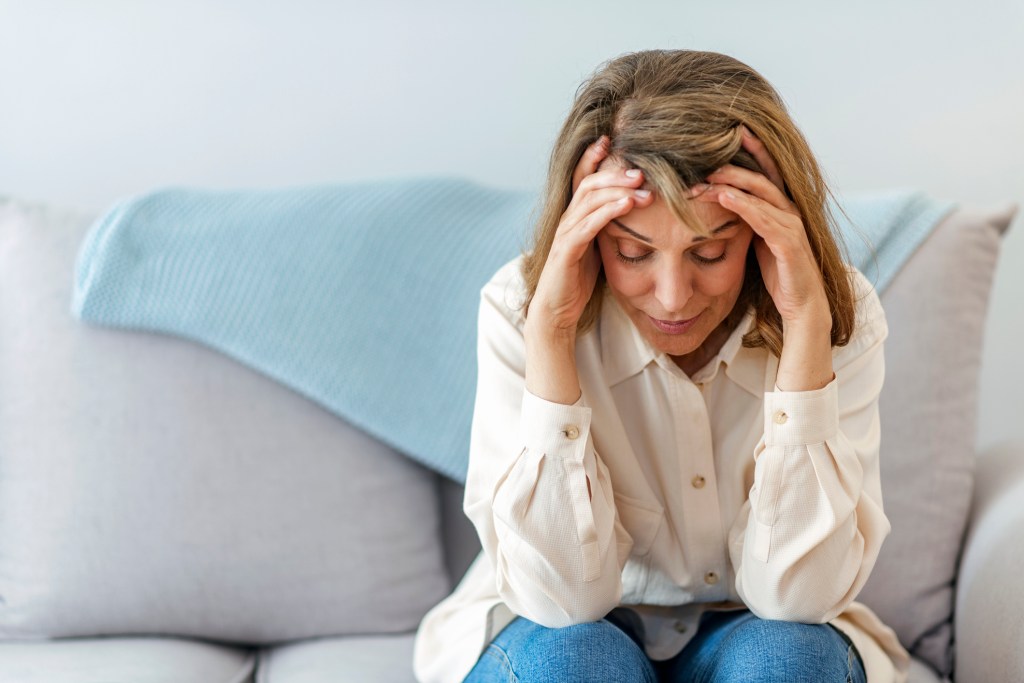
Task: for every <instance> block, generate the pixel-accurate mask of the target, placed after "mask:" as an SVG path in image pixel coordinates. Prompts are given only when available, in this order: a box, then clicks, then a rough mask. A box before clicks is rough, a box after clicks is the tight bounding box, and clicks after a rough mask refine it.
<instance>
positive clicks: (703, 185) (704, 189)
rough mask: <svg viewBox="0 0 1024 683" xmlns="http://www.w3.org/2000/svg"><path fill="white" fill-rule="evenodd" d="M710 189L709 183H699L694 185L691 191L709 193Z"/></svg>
mask: <svg viewBox="0 0 1024 683" xmlns="http://www.w3.org/2000/svg"><path fill="white" fill-rule="evenodd" d="M710 187H711V186H710V185H708V184H707V183H697V184H696V185H694V186H693V187H691V188H690V191H691V192H707V191H708V188H710Z"/></svg>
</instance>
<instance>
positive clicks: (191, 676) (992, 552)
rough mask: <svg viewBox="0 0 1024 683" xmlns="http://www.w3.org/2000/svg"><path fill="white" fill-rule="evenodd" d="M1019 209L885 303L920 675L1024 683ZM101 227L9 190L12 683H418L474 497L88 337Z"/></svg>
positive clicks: (896, 600)
mask: <svg viewBox="0 0 1024 683" xmlns="http://www.w3.org/2000/svg"><path fill="white" fill-rule="evenodd" d="M1015 212H1016V207H1015V206H1013V205H1005V206H985V207H964V206H957V207H956V209H955V210H953V211H952V212H951V213H949V214H948V215H946V216H945V217H943V218H942V220H941V221H940V222H939V223H938V224H937V225H936V227H935V228H934V230H933V231H932V232H931V233H930V234H929V235H928V237H927V238H925V240H924V241H923V242H922V243H921V245H920V246H919V247H917V248H916V250H915V251H914V253H913V255H912V256H911V257H910V259H909V260H908V261H907V262H906V263H905V264H904V265H903V266H902V267H901V268H900V269H899V272H898V273H897V274H896V275H895V277H894V278H893V280H892V282H891V284H889V285H888V286H887V287H886V289H885V290H884V291H883V292H881V298H882V302H883V305H884V306H885V307H886V311H887V316H888V321H889V327H890V337H889V340H888V342H887V348H886V366H887V378H886V385H885V389H884V390H883V394H882V398H881V411H882V425H883V432H882V458H881V462H882V485H883V494H884V497H885V508H886V513H887V514H888V516H889V519H890V521H891V523H892V527H893V529H892V533H891V535H890V537H889V538H888V539H887V540H886V543H885V545H884V547H883V550H882V554H881V556H880V557H879V561H878V563H877V565H876V567H875V569H874V572H873V574H872V576H871V579H870V581H869V582H868V584H867V586H866V587H865V589H864V590H863V592H862V593H861V595H860V596H859V597H858V600H860V601H861V602H864V603H865V604H867V605H868V606H870V607H871V608H872V609H874V610H875V611H876V612H877V613H878V614H879V615H880V616H881V617H882V618H883V620H884V621H885V622H886V623H887V624H889V625H890V626H892V627H893V629H894V630H895V631H896V633H897V635H899V637H900V639H901V641H902V642H903V644H904V645H905V646H906V647H907V648H908V649H909V650H910V652H911V653H912V655H913V663H912V669H911V673H910V678H909V680H910V681H911V682H912V683H925V682H929V683H930V682H935V681H956V683H992V682H994V681H1024V652H1022V649H1021V648H1020V647H1019V643H1020V642H1021V641H1022V636H1024V617H1022V615H1024V588H1022V587H1021V584H1018V583H1017V579H1018V578H1019V576H1020V574H1021V573H1022V570H1024V444H1001V445H999V446H998V447H994V448H992V449H990V450H988V451H986V452H983V453H976V451H975V444H976V443H977V442H978V439H977V434H976V424H977V406H978V373H979V367H980V364H981V362H982V358H981V349H982V333H983V330H984V323H985V314H986V309H987V302H988V300H989V295H990V289H991V286H992V280H993V273H994V270H995V267H996V263H997V257H998V253H999V247H1000V242H1001V239H1002V235H1003V233H1004V232H1005V231H1006V230H1007V228H1008V226H1009V225H1010V223H1011V222H1012V220H1013V218H1014V215H1015ZM95 219H96V216H95V215H93V214H91V213H87V212H81V211H75V210H71V209H65V208H62V207H55V206H51V205H47V204H45V203H40V202H30V201H24V200H19V199H15V198H0V683H35V682H44V681H45V682H46V683H100V682H101V681H102V682H103V683H128V682H131V683H151V682H153V683H155V682H157V681H161V682H163V681H166V682H168V683H170V682H172V681H173V682H174V683H192V682H195V683H200V682H201V683H229V682H230V683H249V682H260V683H319V682H321V681H322V682H326V681H332V682H337V681H359V682H363V681H380V682H382V683H383V682H391V681H393V682H395V683H398V682H403V683H404V682H408V681H412V680H414V678H413V673H412V665H411V663H412V652H413V640H414V634H415V630H416V627H417V625H418V623H419V620H420V619H421V618H422V616H423V615H424V614H425V613H426V611H427V610H428V609H430V607H431V606H433V605H434V604H436V603H437V602H438V601H439V600H441V599H442V598H444V597H445V596H446V595H448V594H449V593H450V592H451V590H452V589H453V588H454V586H455V585H457V583H458V581H459V580H460V578H461V576H462V575H463V573H464V572H465V570H466V568H467V567H468V566H469V564H470V562H472V560H473V559H474V558H475V557H476V555H477V554H478V552H479V550H480V546H479V542H478V540H477V538H476V534H475V531H474V529H473V528H472V526H471V525H470V524H469V522H468V520H467V519H466V517H465V516H464V515H463V513H462V486H461V484H460V482H459V481H457V480H456V478H452V477H450V476H446V475H443V474H440V473H438V472H436V471H434V470H432V469H430V468H428V467H426V466H424V465H423V464H422V463H420V462H418V461H416V460H415V459H413V458H410V457H407V455H408V454H406V453H403V452H401V450H400V449H399V448H397V447H396V445H395V443H394V442H393V441H392V440H390V439H388V438H387V436H388V435H387V434H376V435H372V434H371V433H369V432H368V431H367V430H365V429H362V428H360V427H359V426H357V425H356V424H354V423H353V422H350V421H349V420H346V419H345V418H343V417H342V416H340V415H338V414H337V413H335V412H332V411H330V410H327V409H326V408H325V407H324V406H323V405H322V404H321V403H319V402H317V401H314V400H311V399H310V398H309V397H308V396H305V395H303V394H302V393H301V392H297V391H295V390H294V389H292V388H289V387H287V386H285V385H284V384H282V383H281V382H278V381H275V380H274V379H272V378H271V377H268V376H267V375H266V374H265V373H262V372H260V371H259V370H257V369H255V368H253V367H250V365H249V364H247V363H244V362H241V361H240V360H238V359H236V358H232V357H230V356H228V355H226V354H224V353H221V352H219V351H217V350H215V349H213V348H210V347H208V346H206V345H204V344H201V343H197V342H196V341H194V340H191V339H186V338H182V337H180V336H175V335H173V334H162V333H159V332H154V331H146V330H130V329H114V328H107V327H103V326H98V325H89V324H85V323H83V322H82V321H81V320H78V319H76V318H75V317H74V316H72V315H71V313H70V301H71V297H72V290H73V285H74V278H75V276H76V275H75V265H76V258H77V257H78V254H79V250H80V248H81V245H82V243H83V240H84V239H85V237H86V235H87V233H88V231H89V229H90V227H91V226H92V225H93V223H94V220H95ZM480 284H482V283H480ZM358 294H359V292H358V291H355V292H352V293H351V295H352V296H357V295H358ZM469 295H470V296H475V295H476V291H472V292H469ZM269 314H270V313H268V315H269ZM950 321H957V323H956V325H955V330H954V331H953V332H951V331H950ZM470 360H471V359H470ZM338 362H340V363H343V362H345V359H344V358H339V359H338ZM1008 400H1012V397H1008Z"/></svg>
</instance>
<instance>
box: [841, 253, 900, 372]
mask: <svg viewBox="0 0 1024 683" xmlns="http://www.w3.org/2000/svg"><path fill="white" fill-rule="evenodd" d="M847 270H848V272H849V273H850V284H851V285H852V290H853V301H854V311H855V316H854V321H855V322H854V328H853V334H852V335H851V336H850V342H849V343H848V344H847V345H846V346H842V347H837V348H836V349H834V353H833V356H834V357H835V358H836V359H839V358H842V357H846V358H849V357H854V356H859V355H861V354H862V353H863V352H864V351H866V350H868V349H870V348H872V347H875V346H877V345H879V344H881V343H882V342H883V341H884V340H885V338H886V337H887V336H889V326H888V323H887V322H886V320H885V309H883V308H882V301H881V299H879V297H878V292H877V291H876V290H875V287H874V285H873V284H872V283H871V281H870V280H868V278H867V277H865V275H864V274H863V273H861V272H860V271H859V270H858V269H857V268H855V267H854V266H852V265H847Z"/></svg>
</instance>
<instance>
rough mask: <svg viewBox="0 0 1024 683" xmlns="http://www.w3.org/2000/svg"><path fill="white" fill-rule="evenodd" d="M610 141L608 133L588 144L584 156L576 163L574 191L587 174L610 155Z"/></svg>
mask: <svg viewBox="0 0 1024 683" xmlns="http://www.w3.org/2000/svg"><path fill="white" fill-rule="evenodd" d="M608 143H609V139H608V136H607V135H602V136H601V137H599V138H598V139H597V140H595V141H594V142H592V143H590V145H588V146H587V149H586V150H584V152H583V156H582V157H581V158H580V160H579V163H577V164H576V168H575V170H573V174H572V191H573V194H575V193H576V190H577V188H579V186H580V183H582V182H583V179H584V178H586V177H587V176H589V175H591V174H592V173H595V172H596V171H597V167H598V165H599V164H600V163H601V161H602V160H603V159H604V158H605V157H606V156H608Z"/></svg>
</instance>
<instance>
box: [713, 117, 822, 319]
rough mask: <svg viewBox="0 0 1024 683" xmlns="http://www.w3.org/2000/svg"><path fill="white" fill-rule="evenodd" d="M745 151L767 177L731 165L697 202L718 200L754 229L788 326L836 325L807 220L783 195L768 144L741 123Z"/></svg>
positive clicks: (767, 283)
mask: <svg viewBox="0 0 1024 683" xmlns="http://www.w3.org/2000/svg"><path fill="white" fill-rule="evenodd" d="M741 131H742V135H743V143H742V144H743V148H744V149H746V150H747V151H748V152H750V154H751V155H753V157H754V159H755V160H757V163H758V165H759V166H760V167H761V168H762V169H763V170H764V174H761V173H756V172H754V171H750V170H748V169H745V168H741V167H739V166H734V165H732V164H726V165H725V166H723V167H721V168H720V169H718V170H716V171H715V172H714V173H712V174H711V175H709V176H708V177H707V183H708V187H707V188H706V189H704V190H703V191H702V192H700V193H699V194H696V195H695V196H694V197H693V198H694V199H699V200H701V201H714V202H718V203H719V204H721V206H722V207H723V208H725V209H727V210H729V211H732V212H734V213H736V214H738V215H739V217H740V218H741V219H743V221H745V222H746V223H747V224H748V225H749V226H750V227H751V228H752V229H753V231H754V250H755V253H756V254H757V260H758V262H759V263H760V265H761V276H762V278H763V279H764V284H765V288H766V289H767V290H768V293H769V294H770V295H771V297H772V300H773V301H774V302H775V306H776V308H778V310H779V314H780V315H781V316H782V321H783V324H784V326H786V327H790V326H797V327H803V326H810V327H818V326H826V325H827V328H828V329H831V327H832V316H831V313H830V311H829V305H828V298H827V296H826V294H825V286H824V283H823V281H822V276H821V269H820V268H819V267H818V263H817V261H816V260H815V258H814V253H813V252H812V251H811V245H810V242H809V241H808V239H807V231H806V229H805V228H804V223H803V219H802V218H801V217H800V212H799V210H798V209H797V207H796V205H795V204H794V203H793V202H792V201H790V199H789V197H787V196H786V194H785V192H784V185H783V181H782V176H781V174H780V173H779V170H778V167H777V166H776V165H775V161H774V160H773V159H772V158H771V155H769V154H768V152H767V150H766V149H765V147H764V144H763V143H762V142H761V141H760V140H758V139H757V138H756V137H755V136H754V134H753V133H751V132H750V130H749V129H748V128H747V127H746V126H742V125H741Z"/></svg>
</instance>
